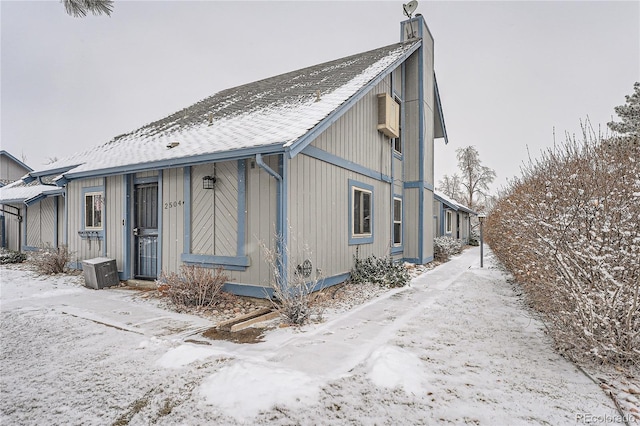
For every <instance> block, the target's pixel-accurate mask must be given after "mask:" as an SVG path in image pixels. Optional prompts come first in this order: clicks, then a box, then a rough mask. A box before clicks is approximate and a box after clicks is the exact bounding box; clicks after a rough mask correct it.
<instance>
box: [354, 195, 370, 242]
mask: <svg viewBox="0 0 640 426" xmlns="http://www.w3.org/2000/svg"><path fill="white" fill-rule="evenodd" d="M356 191H360V192H364V193H367V194H369V229H370V230H371V229H373V227H372V225H373V224H372V223H371V221H372V219H373V191H371V190H369V189H364V188H361V187H359V186H355V185H354V186H352V187H351V217H352V218H353V224H352V226H351V237H352V238H365V237H371V236H372V235H373V233H372V232H366V233H361V234H357V233H355V231H354V229H353V226H354V225H355V223H356V211H355V208H356ZM361 210H363V211H364V209H362V208H361ZM363 219H364V218H363ZM360 223H363V222H362V221H361V222H360Z"/></svg>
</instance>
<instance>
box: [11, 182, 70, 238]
mask: <svg viewBox="0 0 640 426" xmlns="http://www.w3.org/2000/svg"><path fill="white" fill-rule="evenodd" d="M47 181H48V182H47ZM63 194H64V188H60V187H58V186H56V185H55V184H53V183H52V181H51V179H48V178H42V179H40V180H34V181H33V182H30V183H28V184H27V183H24V182H23V181H22V180H19V181H16V182H13V183H10V184H8V185H6V186H4V187H2V188H0V203H2V209H3V214H4V215H5V216H4V217H5V219H4V223H5V228H4V229H5V231H6V236H5V233H3V236H4V237H5V238H3V247H6V248H8V249H11V250H20V251H26V250H37V249H39V248H43V247H58V245H59V244H61V243H62V241H63V235H64V198H63V197H62V195H63Z"/></svg>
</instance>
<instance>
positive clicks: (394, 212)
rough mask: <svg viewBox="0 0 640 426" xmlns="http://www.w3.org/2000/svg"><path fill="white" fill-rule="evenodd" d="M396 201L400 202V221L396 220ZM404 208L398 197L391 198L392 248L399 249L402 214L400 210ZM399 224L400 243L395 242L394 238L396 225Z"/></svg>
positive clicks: (400, 243) (400, 242)
mask: <svg viewBox="0 0 640 426" xmlns="http://www.w3.org/2000/svg"><path fill="white" fill-rule="evenodd" d="M396 201H399V202H400V219H399V220H396ZM403 208H404V206H403V203H402V198H399V197H393V230H392V234H393V240H394V241H393V246H394V247H400V246H401V245H402V214H403V211H402V209H403ZM397 224H399V225H400V241H399V242H396V241H395V238H396V225H397Z"/></svg>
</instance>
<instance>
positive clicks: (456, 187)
mask: <svg viewBox="0 0 640 426" xmlns="http://www.w3.org/2000/svg"><path fill="white" fill-rule="evenodd" d="M461 185H462V182H461V180H460V175H459V174H457V173H454V174H452V175H451V176H449V175H444V176H442V179H441V180H440V181H439V182H438V191H440V192H442V193H443V194H444V195H446V196H447V197H449V198H451V199H454V200H456V201H460V202H462V200H463V199H464V197H462V194H461V193H460V186H461Z"/></svg>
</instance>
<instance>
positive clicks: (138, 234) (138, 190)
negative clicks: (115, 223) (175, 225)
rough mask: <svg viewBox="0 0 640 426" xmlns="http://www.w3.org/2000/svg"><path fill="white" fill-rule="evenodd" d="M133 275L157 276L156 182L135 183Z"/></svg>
mask: <svg viewBox="0 0 640 426" xmlns="http://www.w3.org/2000/svg"><path fill="white" fill-rule="evenodd" d="M134 192H135V210H134V220H135V222H134V224H133V226H134V228H133V239H134V246H135V277H136V278H141V279H148V280H153V279H156V278H157V276H158V183H157V182H154V183H145V184H141V185H135V190H134Z"/></svg>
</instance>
